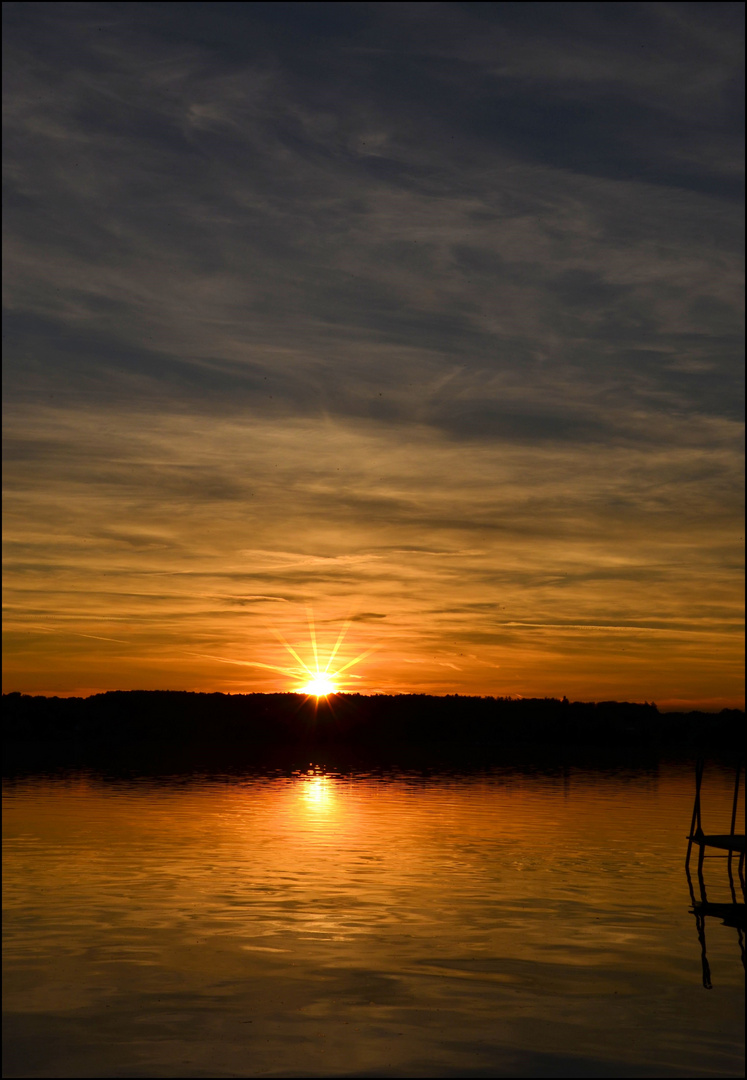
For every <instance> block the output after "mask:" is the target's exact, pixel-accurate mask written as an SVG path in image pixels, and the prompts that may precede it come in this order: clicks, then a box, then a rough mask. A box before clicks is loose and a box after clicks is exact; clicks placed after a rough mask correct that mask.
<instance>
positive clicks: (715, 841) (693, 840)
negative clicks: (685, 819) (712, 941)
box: [685, 759, 747, 990]
mask: <svg viewBox="0 0 747 1080" xmlns="http://www.w3.org/2000/svg"><path fill="white" fill-rule="evenodd" d="M704 771H705V763H704V762H703V760H702V759H699V760H698V761H697V762H696V765H695V798H694V802H693V811H692V820H691V824H690V834H689V836H688V838H687V839H688V843H687V854H686V856H685V876H686V878H687V886H688V890H689V893H690V903H691V909H690V910H691V914H692V915H693V916H694V918H695V929H696V933H697V937H698V944H699V946H700V962H701V971H702V980H703V987H704V988H705V989H706V990H712V989H713V980H712V977H711V965H710V963H709V960H708V950H707V943H706V919H707V918H713V919H718V920H720V921H721V924H722V926H724V927H729V928H731V929H733V930H736V933H737V945H738V948H739V954H740V957H741V960H742V966H744V964H745V955H744V931H745V923H746V920H745V911H746V910H747V909H746V908H745V883H744V858H745V837H744V833H741V834H740V833H737V832H736V822H737V811H738V806H739V795H740V777H741V773H742V762H737V764H736V767H735V770H734V790H733V797H732V806H731V827H730V830H729V832H728V833H706V832H705V831H704V829H703V823H702V804H701V794H702V786H703V776H704ZM694 846H696V847H697V848H698V862H697V871H696V880H697V883H698V895H697V896H696V892H695V887H694V883H693V878H692V874H691V873H690V859H691V855H692V850H693V847H694ZM735 855H738V856H739V859H738V871H737V874H738V877H737V879H738V881H739V885H740V889H741V897H742V898H741V901H740V900H739V899H738V896H737V889H736V883H735V880H734V869H733V864H734V857H735ZM706 859H717V860H723V861H725V862H726V877H727V881H728V895H729V899H728V900H726V901H713V900H712V899H709V897H708V893H707V889H706V880H705V860H706ZM722 877H723V875H721V878H722ZM717 885H720V886H721V889H722V892H723V880H719V881H717Z"/></svg>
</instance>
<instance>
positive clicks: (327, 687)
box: [303, 672, 337, 698]
mask: <svg viewBox="0 0 747 1080" xmlns="http://www.w3.org/2000/svg"><path fill="white" fill-rule="evenodd" d="M303 692H304V694H313V695H314V697H318V698H320V697H327V695H328V694H334V693H336V692H337V687H336V686H335V684H334V683H333V682H332V680H331V679H330V678H328V676H327V675H325V674H324V672H319V674H317V675H315V676H314V678H313V679H312V680H311V682H309V683H307V684H306V686H304V687H303Z"/></svg>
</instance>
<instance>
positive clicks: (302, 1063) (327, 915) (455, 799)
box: [3, 764, 744, 1077]
mask: <svg viewBox="0 0 747 1080" xmlns="http://www.w3.org/2000/svg"><path fill="white" fill-rule="evenodd" d="M732 782H733V774H731V775H730V774H729V773H728V771H726V770H724V769H720V768H718V767H717V766H712V767H711V768H709V769H708V770H707V772H706V787H705V792H704V799H703V802H704V824H705V826H706V829H708V828H709V826H710V827H712V828H711V831H718V832H722V831H728V824H729V817H730V809H731V784H732ZM692 795H693V775H692V769H691V767H689V766H687V765H679V764H669V765H667V764H663V765H661V766H659V767H657V768H654V769H647V770H628V771H625V770H611V769H607V770H595V769H578V768H577V769H558V770H555V771H552V770H551V771H545V772H532V771H527V770H520V769H496V770H494V771H492V772H489V773H483V774H481V775H479V776H474V775H471V776H430V777H423V776H417V775H408V774H392V775H383V776H374V775H355V776H341V775H334V774H325V773H323V772H322V771H320V770H319V769H315V768H314V767H313V766H311V767H310V768H309V770H308V771H304V772H297V773H294V774H291V775H264V776H252V775H245V776H240V777H237V776H215V775H212V776H190V777H172V778H166V779H159V780H153V779H140V780H132V779H130V780H126V781H125V780H114V779H106V778H97V777H95V776H93V775H75V776H66V777H63V778H54V777H46V778H33V779H23V780H15V781H12V782H10V783H8V784H7V785H6V791H5V795H4V808H5V812H4V835H5V841H4V875H3V877H4V909H5V918H4V939H5V945H4V950H5V974H4V1012H5V1071H4V1075H5V1076H19V1077H20V1076H54V1077H94V1076H104V1077H197V1076H204V1077H213V1076H214V1077H222V1076H239V1077H240V1076H247V1077H250V1076H251V1077H253V1076H391V1077H396V1076H459V1077H467V1076H485V1077H488V1076H538V1077H539V1076H621V1077H627V1076H652V1077H653V1076H739V1075H742V1071H743V1063H742V1062H743V1031H742V1009H743V979H744V970H743V965H742V962H741V961H740V942H739V940H738V934H737V931H736V930H735V929H732V928H729V927H727V926H724V925H722V924H721V923H720V921H719V920H718V919H711V920H707V926H706V943H707V950H708V960H709V963H710V968H711V976H712V981H713V989H710V990H707V989H705V988H704V986H703V979H702V966H701V947H700V944H699V941H698V937H697V933H696V926H695V920H694V918H693V915H692V914H690V912H689V910H688V909H689V907H690V896H689V892H688V887H687V881H686V878H685V874H684V853H685V846H686V845H685V840H684V837H685V835H686V833H687V829H688V826H689V823H690V812H691V807H692ZM706 877H707V879H708V885H709V893H708V896H709V899H710V900H723V901H726V900H728V899H729V890H728V879H727V874H726V863H725V861H724V860H712V861H710V862H709V863H707V864H706Z"/></svg>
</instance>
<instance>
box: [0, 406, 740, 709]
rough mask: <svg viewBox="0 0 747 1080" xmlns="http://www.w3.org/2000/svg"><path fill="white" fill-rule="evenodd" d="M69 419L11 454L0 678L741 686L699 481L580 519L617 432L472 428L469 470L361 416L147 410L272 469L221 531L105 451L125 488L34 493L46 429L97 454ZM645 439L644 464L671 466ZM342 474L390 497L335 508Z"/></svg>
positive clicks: (606, 487)
mask: <svg viewBox="0 0 747 1080" xmlns="http://www.w3.org/2000/svg"><path fill="white" fill-rule="evenodd" d="M21 418H22V417H21V416H20V414H19V416H18V417H15V418H11V420H10V421H9V425H8V426H9V430H8V434H9V435H10V434H14V438H16V439H17V440H21V441H22V440H23V439H24V438H26V437H27V434H28V433H27V431H26V429H24V430H21V429H20V428H19V429H18V430H16V431H15V432H13V431H11V429H12V428H13V426H14V425H15V424H16V421H18V422H19V423H20V419H21ZM69 419H70V428H69V430H68V428H67V427H66V426H65V425H64V424H62V422H61V420H60V418H59V416H57V417H56V418H55V416H53V415H52V414H51V413H50V414H49V415H47V416H46V417H45V426H44V430H43V431H42V430H40V429H37V430H36V431H35V434H34V438H35V439H36V440H37V441H38V440H42V441H43V440H44V439H48V440H49V441H50V449H49V452H48V454H47V455H46V457H44V461H45V462H46V463H47V465H45V471H44V472H43V473H40V475H39V477H38V478H36V477H35V473H34V470H35V469H36V468H37V464H38V462H39V461H40V460H41V458H40V457H39V456H34V455H31V456H29V457H28V458H23V457H21V458H19V459H18V462H15V463H14V464H13V468H14V469H15V470H16V472H17V473H19V477H18V484H20V485H21V487H22V489H23V492H24V494H23V496H22V497H21V496H20V495H18V494H17V492H16V489H12V490H10V491H9V493H8V495H7V496H6V505H5V512H4V527H5V531H6V539H7V544H8V546H7V552H8V555H7V565H6V574H5V597H4V599H5V612H4V627H3V630H4V641H5V663H4V665H3V688H4V690H5V691H6V692H7V691H14V690H15V691H21V692H22V693H30V694H47V695H55V694H57V695H60V696H73V695H80V696H88V695H90V694H94V693H100V692H103V691H107V690H136V689H141V690H192V691H203V692H215V691H218V692H222V693H229V694H241V693H257V692H258V693H279V692H287V691H291V690H293V691H297V692H309V691H307V690H306V687H307V686H309V684H310V683H312V682H314V681H315V680H316V679H317V678H321V677H324V678H325V679H327V680H329V681H330V682H332V683H334V685H335V688H336V690H337V692H340V693H346V692H351V691H359V692H361V693H364V694H371V693H427V694H434V695H444V694H454V693H459V694H464V695H469V694H474V695H491V696H500V697H504V696H505V697H545V696H547V697H562V696H563V695H566V696H567V697H569V698H570V699H571V700H586V701H589V700H597V701H600V700H612V699H617V700H632V701H644V700H648V701H655V702H656V703H657V705H658V706H659V708H662V707H663V708H665V709H684V710H687V709H693V708H702V709H705V710H707V711H718V710H719V709H721V708H724V707H736V706H741V705H742V704H743V702H744V690H743V655H744V654H743V620H742V590H741V577H740V574H741V572H740V570H739V551H738V550H737V549H738V547H740V546H741V545H739V544H738V543H737V539H738V535H739V534H738V533H737V526H736V525H735V524H733V523H732V522H731V521H730V519H728V518H726V517H725V518H723V519H722V518H719V517H718V516H717V515H716V516H715V517H713V518H711V517H709V515H708V514H707V513H705V512H701V509H702V507H701V502H702V500H701V502H695V501H694V502H693V506H692V507H690V508H689V509H687V508H684V507H682V506H680V507H678V508H676V512H675V510H673V511H672V513H671V515H670V517H667V516H666V515H665V514H664V512H663V511H662V512H661V513H660V514H659V516H658V517H657V519H656V522H657V524H656V530H655V531H654V532H651V531H650V530H649V531H647V529H648V526H647V521H646V513H647V511H646V508H645V507H643V508H641V509H640V512H637V511H634V510H631V509H630V507H629V506H628V505H627V504H625V506H626V509H625V512H624V514H622V513H621V514H620V515H618V516H617V517H615V516H614V514H613V512H612V510H605V514H609V515H612V516H611V517H610V520H609V521H608V520H607V519H606V518H604V519H603V520H602V519H599V518H598V516H596V515H597V504H598V503H601V502H604V500H605V499H606V498H607V497H608V496H609V498H612V494H613V491H612V489H613V487H614V486H615V485H617V484H618V483H622V479H621V478H623V479H624V478H625V476H626V475H627V474H626V473H625V469H626V467H627V466H626V459H625V457H624V455H622V453H618V451H616V450H615V451H612V450H610V451H602V450H600V451H599V453H598V454H596V455H594V456H592V457H588V456H578V455H576V454H575V452H574V451H572V450H567V451H561V450H556V451H555V452H554V454H553V456H552V458H548V457H547V456H546V455H545V453H544V451H540V450H538V449H536V448H527V449H521V450H517V449H516V448H507V447H491V446H487V445H486V446H481V445H474V446H470V448H469V465H470V474H469V476H468V477H466V478H465V476H464V465H463V460H462V459H463V455H464V449H463V448H461V447H455V446H451V445H449V444H447V443H445V442H443V441H439V440H438V439H436V438H435V436H433V435H432V434H430V433H428V432H426V431H421V432H419V433H418V434H417V436H413V437H412V438H411V440H410V442H409V443H408V446H407V448H406V454H405V453H400V452H399V450H398V448H397V447H396V446H395V445H393V444H392V443H391V442H390V441H389V436H388V435H387V433H386V432H380V431H378V429H377V428H376V427H375V425H371V426H369V427H368V428H366V427H365V426H363V425H359V426H358V427H357V428H356V429H355V430H351V429H349V428H347V427H345V426H344V425H342V424H337V425H336V424H333V423H332V422H330V423H329V424H328V425H327V426H326V427H325V428H324V430H322V429H320V428H319V427H315V426H314V425H313V424H311V423H308V424H307V423H305V422H304V424H300V423H296V424H294V423H291V422H289V423H288V424H286V425H285V426H284V427H283V428H282V429H278V428H273V427H272V426H271V425H270V424H266V425H263V424H261V423H254V425H253V426H251V427H250V426H244V427H242V426H241V425H239V424H238V423H235V422H233V421H230V422H229V421H226V422H225V423H224V424H222V425H221V426H220V427H219V428H215V427H210V426H208V425H204V426H200V425H199V424H197V426H196V429H195V430H194V431H191V432H189V433H186V429H185V428H184V427H183V425H176V424H175V423H174V424H173V425H172V424H171V421H170V420H169V419H168V418H162V419H161V420H159V421H158V424H157V427H158V433H159V437H160V439H161V440H162V442H163V446H168V454H169V459H170V460H172V461H174V462H176V463H179V464H180V467H182V468H183V469H184V470H185V471H187V472H188V470H189V468H191V467H192V466H191V463H192V462H193V461H194V460H195V459H194V446H195V444H196V443H199V445H200V454H201V455H203V456H208V457H210V458H211V460H212V459H215V460H221V461H228V460H231V461H232V469H233V471H234V472H235V475H236V477H237V478H240V477H241V476H245V475H260V476H261V475H266V476H267V477H268V479H267V482H266V483H263V482H262V481H260V480H257V481H256V482H255V483H254V486H253V489H252V490H254V491H255V495H256V500H257V502H256V503H255V502H251V503H245V502H242V501H241V500H234V501H229V502H226V503H225V505H223V506H222V507H220V508H219V518H218V521H219V524H220V529H217V528H216V516H215V515H216V513H218V510H217V509H216V508H215V507H213V508H211V507H210V506H203V505H202V504H201V503H200V501H199V500H195V501H194V502H193V503H192V504H190V505H186V504H185V505H184V506H183V507H181V509H180V510H179V515H176V516H174V515H170V511H169V505H168V504H164V503H163V501H162V500H161V498H160V495H158V497H154V498H153V500H152V501H150V502H148V501H146V502H142V503H138V504H137V506H134V505H133V506H130V504H129V502H128V498H129V496H126V494H125V495H123V494H122V492H123V491H124V492H125V493H126V491H127V490H128V489H127V488H126V483H127V482H128V481H127V475H128V474H127V473H126V470H125V469H124V466H122V467H121V485H122V486H121V487H117V486H116V485H114V484H113V481H111V478H109V477H108V475H107V478H106V479H105V480H102V481H101V484H102V486H101V488H100V489H96V490H95V492H94V493H93V494H95V497H93V495H92V496H91V497H90V498H89V497H87V498H86V499H81V497H80V495H79V490H78V488H77V487H76V483H77V481H76V480H75V477H70V476H68V475H67V474H66V473H65V472H64V471H62V472H54V481H55V483H54V486H53V488H52V489H50V490H54V492H55V495H54V502H53V503H49V501H48V496H47V495H46V494H45V492H46V491H47V488H46V485H47V483H48V475H47V474H48V472H49V469H51V468H52V465H53V464H54V462H55V461H56V460H57V458H58V457H59V455H57V457H56V456H55V455H56V454H57V451H55V450H54V447H55V446H57V445H61V446H65V445H67V444H68V443H71V444H73V443H74V444H75V445H76V446H77V445H78V444H84V445H86V446H88V447H89V451H90V452H89V453H88V458H89V459H90V460H96V459H97V455H104V457H106V454H110V453H112V452H113V451H111V449H106V448H104V447H101V446H99V441H98V440H99V435H98V432H99V428H100V418H98V417H90V418H88V419H86V417H85V416H81V415H79V414H78V413H76V414H75V416H72V415H71V417H70V418H69ZM29 422H30V421H29ZM107 423H108V425H109V426H108V428H107V438H108V439H110V440H111V446H115V447H119V448H120V449H119V450H118V451H117V452H118V453H121V454H122V455H124V457H126V455H127V454H128V453H130V452H131V449H130V447H131V441H132V438H133V436H132V432H133V431H138V432H140V433H141V434H139V435H138V436H137V439H138V440H139V442H138V446H139V447H140V448H139V451H138V453H139V454H140V457H141V458H142V460H150V459H155V458H157V457H158V455H159V454H160V453H162V450H161V449H159V446H160V445H161V443H159V444H158V445H156V444H155V443H154V444H153V445H151V444H150V442H149V441H148V440H149V439H150V437H151V436H150V434H149V433H148V428H147V427H145V426H144V425H143V424H141V423H137V422H136V420H135V418H132V420H131V421H130V422H128V423H127V424H126V425H125V424H124V423H123V424H122V426H121V428H120V427H119V426H118V423H119V422H118V421H117V420H116V418H114V417H110V418H109V419H108V421H107ZM141 444H142V445H141ZM309 446H314V448H315V450H314V460H313V462H311V463H309V461H308V447H309ZM163 452H165V451H163ZM656 453H657V452H656V451H654V450H651V451H650V452H648V453H647V457H646V463H647V468H649V469H651V470H654V469H656V468H658V467H659V465H660V466H661V468H662V469H666V468H669V467H670V466H671V462H670V460H669V457H667V458H666V460H662V461H661V462H660V463H659V464H657V461H658V459H657V457H656ZM670 453H671V452H670V451H669V450H667V451H666V454H667V455H670ZM663 454H664V452H663V451H662V455H663ZM270 455H272V456H270ZM61 460H64V458H62V459H61ZM107 460H108V458H107ZM634 465H635V463H633V465H630V468H633V467H634ZM312 466H313V467H312ZM338 467H339V469H340V470H341V471H338ZM112 468H114V466H112ZM117 469H120V466H119V465H117ZM53 471H54V470H53ZM20 474H22V475H20ZM117 475H119V474H117ZM232 475H233V473H232ZM496 475H500V476H503V477H504V480H505V482H504V483H503V484H502V486H500V487H499V488H496V487H495V482H494V477H495V476H496ZM635 475H637V473H636V474H635ZM325 476H327V477H330V478H332V477H333V478H334V481H333V480H332V479H329V482H327V480H325V479H324V477H325ZM340 476H343V477H344V479H343V480H340V479H339V477H340ZM538 477H540V479H539V480H538V479H537V478H538ZM238 482H239V481H238V479H237V483H238ZM341 483H342V484H343V486H344V489H345V491H346V492H347V494H346V495H345V497H344V498H345V499H348V500H350V499H353V500H355V499H356V498H358V495H357V494H356V493H360V492H367V493H368V494H367V496H366V497H367V498H368V499H369V500H372V506H373V504H374V503H375V504H376V505H377V506H378V505H379V502H382V503H386V504H387V505H389V503H391V504H392V506H393V507H395V509H396V513H395V512H394V510H393V511H392V514H391V515H389V516H386V515H385V516H384V517H381V516H377V514H378V511H377V512H376V514H374V512H373V510H371V511H370V512H369V510H368V509H365V512H364V510H361V511H360V516H358V517H356V518H355V519H354V520H353V521H352V523H351V521H350V520H349V519H348V518H347V517H346V514H347V510H346V509H345V507H346V505H347V503H346V502H345V501H344V499H342V501H341V499H336V497H335V496H334V491H335V490H336V489H335V487H334V486H333V485H338V487H339V485H340V484H341ZM625 483H626V484H627V485H628V487H631V486H633V487H634V484H635V477H634V476H633V477H632V478H631V477H628V478H627V480H625ZM19 490H20V489H19ZM403 490H407V491H409V492H411V496H409V497H411V499H412V508H411V509H408V508H407V506H405V503H404V502H403V500H402V499H401V498H400V496H399V495H398V492H400V491H403ZM289 491H290V492H292V493H293V497H292V498H288V497H287V492H289ZM529 491H531V492H532V502H531V506H530V505H529V504H527V502H526V493H527V492H529ZM322 495H329V498H326V499H325V503H324V505H325V509H324V513H323V514H320V513H319V512H318V507H319V500H320V498H321V497H322ZM260 497H261V499H262V507H261V515H260V516H257V514H258V510H255V506H258V503H259V499H260ZM133 498H134V496H133ZM377 500H378V501H377ZM569 504H573V505H574V506H576V508H577V510H576V511H574V514H576V516H574V517H571V518H569V517H568V513H567V507H568V505H569ZM605 505H606V504H605ZM610 505H613V506H614V500H613V503H611V504H610ZM63 506H68V507H74V508H75V513H74V514H72V516H69V515H68V516H65V515H63V514H62V511H61V510H59V507H63ZM408 506H409V504H408ZM398 507H399V509H397V508H398ZM699 508H700V509H699ZM685 510H687V514H688V515H689V516H688V521H687V528H685V527H684V526H683V525H682V515H683V514H684V513H685ZM66 513H67V512H66ZM71 513H72V512H71ZM356 513H357V511H356ZM512 513H513V514H514V515H515V516H516V521H515V522H514V524H512V518H511V514H512ZM252 515H253V516H252ZM475 515H477V516H475ZM532 515H533V516H532ZM62 521H64V522H66V523H67V524H66V525H65V529H66V530H67V532H65V533H64V534H63V533H60V532H59V531H55V530H56V529H57V530H58V529H59V528H61V527H62V526H61V525H60V522H62ZM133 521H135V522H136V524H132V522H133ZM428 522H430V524H428ZM55 523H56V524H55ZM498 525H499V526H500V527H497V526H498ZM249 527H251V535H252V546H251V547H247V546H246V536H247V530H248V528H249ZM530 533H531V535H530ZM289 537H292V538H293V539H289ZM16 551H18V552H21V553H23V556H22V557H21V555H15V554H14V553H15V552H16ZM312 604H313V609H314V616H312V618H311V624H309V621H308V616H307V612H306V610H305V609H307V608H308V607H309V606H310V605H312ZM341 627H342V630H343V631H344V633H342V634H341ZM345 634H347V637H345ZM351 641H353V642H354V646H353V648H349V645H350V642H351ZM278 644H281V645H282V646H283V648H282V650H279V649H278ZM374 650H375V652H374ZM280 652H284V653H285V660H286V661H287V663H285V664H284V663H283V657H282V656H281V655H279V653H280ZM364 657H366V660H365V663H363V662H362V661H363V658H364ZM314 692H315V691H314Z"/></svg>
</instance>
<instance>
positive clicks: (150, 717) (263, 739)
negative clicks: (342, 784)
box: [3, 690, 744, 757]
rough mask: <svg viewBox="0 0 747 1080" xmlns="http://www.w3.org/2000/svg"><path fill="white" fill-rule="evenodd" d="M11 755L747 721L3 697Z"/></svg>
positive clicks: (578, 737)
mask: <svg viewBox="0 0 747 1080" xmlns="http://www.w3.org/2000/svg"><path fill="white" fill-rule="evenodd" d="M3 705H4V741H5V745H6V750H11V751H12V749H13V748H14V747H15V748H19V747H20V748H25V749H26V751H33V749H34V748H35V747H36V748H39V749H40V750H41V749H44V750H45V752H46V753H47V754H49V753H52V754H54V752H55V749H57V750H59V751H60V752H61V753H62V752H64V750H65V748H70V747H79V748H81V747H89V748H90V747H93V748H99V749H102V750H105V749H110V750H116V749H118V748H119V749H126V748H132V747H149V746H160V747H165V748H186V747H191V748H204V749H205V750H212V751H216V750H220V749H228V750H231V749H235V750H240V751H241V752H242V755H243V756H244V757H246V756H247V755H249V756H251V755H252V753H253V752H257V753H259V752H260V751H262V750H266V749H269V748H282V747H285V748H295V749H299V750H300V749H303V750H306V749H309V750H311V749H319V748H322V747H328V748H330V747H340V748H348V749H355V750H358V751H360V752H362V753H382V752H383V753H386V752H389V751H395V750H397V749H398V748H409V749H410V750H413V751H416V752H417V751H419V750H420V751H423V752H426V751H429V750H434V749H437V748H439V747H440V748H442V749H444V750H445V751H447V752H451V751H453V752H458V751H461V752H467V751H470V752H476V753H481V752H483V751H490V752H495V751H498V750H500V748H501V747H503V746H512V745H518V744H543V745H546V746H550V747H552V746H555V747H558V746H566V745H588V746H598V747H636V746H639V747H642V746H656V745H661V744H668V743H686V744H700V743H707V744H713V745H719V744H723V745H729V744H731V745H734V744H735V743H736V741H737V739H740V738H741V733H742V730H743V724H744V712H742V711H740V710H737V709H723V710H722V711H721V712H720V713H715V714H714V713H701V712H690V713H674V712H672V713H660V712H659V710H658V709H657V707H656V705H654V704H653V703H648V702H646V703H644V704H638V703H633V702H627V701H600V702H580V701H573V702H571V701H568V699H567V698H563V699H562V700H559V699H557V698H521V699H512V698H493V697H465V696H461V695H459V694H454V695H447V696H445V697H431V696H429V695H427V694H396V695H384V694H380V695H372V696H365V695H361V694H335V695H333V696H331V697H330V698H329V699H328V700H325V699H320V700H319V701H317V700H315V699H313V698H307V697H305V696H304V695H303V694H295V693H287V694H220V693H214V694H206V693H191V692H186V691H160V690H154V691H140V690H133V691H111V692H108V693H103V694H94V695H93V696H91V697H88V698H76V697H70V698H60V697H40V696H39V697H36V696H31V695H27V694H20V693H11V694H4V695H3Z"/></svg>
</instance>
